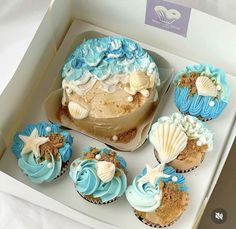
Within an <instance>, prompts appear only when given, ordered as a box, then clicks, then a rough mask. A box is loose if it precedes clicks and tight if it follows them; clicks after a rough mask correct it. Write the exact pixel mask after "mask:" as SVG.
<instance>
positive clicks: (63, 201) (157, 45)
mask: <svg viewBox="0 0 236 229" xmlns="http://www.w3.org/2000/svg"><path fill="white" fill-rule="evenodd" d="M145 9H146V1H144V0H142V1H135V0H130V1H115V0H110V1H105V0H93V1H92V0H87V1H83V0H71V1H64V0H57V1H55V2H52V4H51V6H50V8H49V10H48V12H47V14H46V15H45V17H44V19H43V21H42V23H41V25H40V27H39V29H38V31H37V33H36V35H35V37H34V39H33V41H32V43H31V45H30V47H29V49H28V50H27V52H26V54H25V56H24V58H23V59H22V62H21V64H20V66H19V68H18V69H17V71H16V73H15V74H14V76H12V79H11V81H10V83H9V84H8V85H7V87H6V88H5V90H4V92H3V93H2V94H1V96H0V107H1V108H2V109H1V111H0V112H1V115H0V154H2V159H1V161H0V190H3V191H7V192H9V193H12V194H14V195H16V196H19V197H21V198H23V199H26V200H29V201H31V202H34V203H36V204H38V205H40V206H43V207H46V208H49V209H51V210H54V211H56V212H58V213H61V214H64V215H66V216H68V217H70V218H72V219H74V220H77V221H80V222H82V223H84V224H86V225H89V226H92V227H95V228H115V227H122V228H144V227H145V225H143V224H142V223H140V222H139V221H138V220H137V219H136V218H135V216H134V215H133V213H132V209H131V207H130V206H129V205H128V203H127V201H126V199H125V197H122V198H121V199H120V200H118V201H116V202H115V203H114V204H111V205H109V206H94V205H91V204H89V203H86V202H85V201H83V200H81V198H80V197H79V196H78V195H77V194H76V193H75V191H74V189H73V185H72V183H71V182H70V180H69V178H68V177H66V176H64V177H62V178H61V179H60V180H58V181H56V182H55V183H54V184H47V185H42V186H38V185H34V184H31V183H29V181H28V180H27V178H26V177H25V176H23V174H22V173H21V172H20V171H19V168H18V167H17V165H16V160H15V158H14V156H13V155H12V154H11V152H10V149H9V146H10V144H11V139H12V136H13V134H14V133H15V131H16V130H17V129H20V128H23V127H24V125H25V124H27V123H29V122H36V121H40V120H42V119H45V115H44V113H43V110H42V107H41V104H42V101H43V99H44V98H45V97H46V96H47V93H48V92H49V91H50V90H51V89H52V87H53V79H54V78H53V77H55V75H57V74H58V71H59V69H60V67H61V64H62V62H61V61H62V60H63V58H64V56H66V55H67V54H68V53H64V52H63V51H65V50H66V48H67V45H69V44H70V43H71V42H73V37H74V36H75V35H76V33H81V32H83V31H97V32H100V33H103V34H112V32H115V33H118V34H121V35H125V36H129V37H130V38H133V39H135V40H137V41H139V42H142V43H145V44H146V45H145V47H147V48H148V47H150V49H151V50H155V51H156V52H157V53H158V54H160V55H161V56H162V57H164V58H165V59H166V60H168V61H169V62H170V64H171V65H172V66H173V67H174V69H175V70H179V69H183V68H184V67H185V66H186V65H187V64H191V63H194V62H210V63H212V64H214V65H217V66H219V67H223V68H224V69H225V71H226V72H228V73H230V74H231V75H229V74H228V82H229V84H230V87H231V92H232V93H231V100H230V103H229V105H228V107H227V108H226V110H225V112H224V113H223V115H222V116H221V117H220V118H218V119H217V120H214V121H211V122H209V126H210V128H211V129H212V130H213V131H214V132H215V150H214V151H212V152H210V153H209V154H207V156H206V159H205V160H204V162H203V163H202V165H201V166H200V167H199V168H198V169H196V170H194V171H193V172H191V173H189V174H186V180H187V184H188V185H189V192H190V205H189V207H188V208H187V211H186V212H185V213H184V214H183V216H182V217H181V219H180V220H179V221H178V222H177V223H176V224H174V225H173V226H172V227H170V228H181V229H182V228H186V229H188V228H192V227H196V225H197V222H198V220H199V217H200V216H201V214H202V211H203V209H204V207H205V205H206V203H207V200H208V198H209V196H210V194H211V192H212V189H213V188H214V185H215V183H216V181H217V178H218V176H219V174H220V171H221V169H222V167H223V165H224V162H225V160H226V158H227V155H228V152H229V149H230V146H231V144H232V142H233V139H234V137H235V133H236V128H235V114H236V106H235V104H236V101H235V98H236V88H235V85H236V77H235V76H233V75H236V66H235V64H234V61H235V59H236V42H235V40H236V26H234V25H232V24H230V23H227V22H224V21H222V20H220V19H217V18H215V17H212V16H209V15H207V14H204V13H201V12H199V11H196V10H192V13H191V19H190V22H189V30H188V36H187V38H184V37H181V36H178V35H176V34H173V33H170V32H167V31H164V30H160V29H157V28H154V27H151V26H148V25H145V24H144V17H145ZM74 18H77V19H81V20H84V21H87V22H89V23H92V24H94V25H96V26H94V25H91V24H87V23H84V22H82V21H74V22H73V24H72V25H71V27H70V29H69V31H68V28H69V26H70V24H71V22H72V20H73V19H74ZM110 31H112V32H110ZM65 35H66V38H65V40H64V41H63V39H64V37H65ZM62 41H63V43H62V45H61V42H62ZM63 47H64V49H62V48H63ZM68 47H69V46H68ZM62 50H63V51H62ZM67 51H69V50H67ZM60 56H61V57H60ZM62 56H63V58H62ZM45 82H46V83H45ZM39 91H40V92H41V93H39ZM172 92H173V91H172V89H170V90H169V92H168V94H167V95H166V104H165V105H164V106H163V107H162V109H161V110H160V112H159V114H158V116H160V115H164V114H170V113H171V112H174V111H176V108H175V106H174V104H173V99H172V98H173V97H172ZM71 133H72V134H73V136H74V137H75V138H76V142H77V139H79V140H80V142H81V143H79V144H76V145H75V144H74V151H75V152H76V153H75V154H74V156H73V157H76V155H77V156H78V151H79V150H80V149H81V148H83V146H85V145H86V144H92V145H98V146H102V145H103V144H102V143H99V142H97V141H95V140H93V139H89V138H88V137H86V136H83V135H81V134H78V133H76V132H74V131H71ZM152 150H153V149H152V147H151V145H150V144H147V143H146V144H145V145H144V146H143V147H141V148H140V149H139V150H138V151H137V152H135V153H134V155H131V154H129V153H126V154H125V153H122V155H124V157H125V158H126V159H127V161H128V164H129V171H130V172H129V178H130V180H131V179H132V177H133V176H134V175H136V174H137V173H138V172H139V171H140V170H141V169H142V167H143V166H144V164H145V162H143V159H144V153H145V152H149V156H148V157H145V158H147V159H146V162H148V163H151V164H154V163H155V158H154V155H153V153H152V152H151V151H152ZM134 157H135V159H136V161H137V163H136V164H135V165H134V164H132V163H131V161H133V158H134ZM129 162H130V163H129ZM64 190H66V192H64ZM65 194H67V195H65Z"/></svg>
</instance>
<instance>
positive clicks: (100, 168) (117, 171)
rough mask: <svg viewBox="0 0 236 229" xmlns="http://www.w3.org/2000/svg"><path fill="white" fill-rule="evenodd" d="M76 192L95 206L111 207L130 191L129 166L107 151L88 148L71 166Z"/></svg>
mask: <svg viewBox="0 0 236 229" xmlns="http://www.w3.org/2000/svg"><path fill="white" fill-rule="evenodd" d="M69 174H70V178H71V179H72V181H73V183H74V185H75V189H76V191H77V192H78V193H79V194H80V196H82V197H83V198H84V199H85V200H87V201H89V202H90V203H93V204H108V203H111V202H113V201H115V200H116V199H117V198H119V197H121V196H122V195H123V194H124V193H125V190H126V188H127V177H126V174H127V164H126V161H125V160H124V158H123V157H121V156H119V155H117V154H116V152H114V151H112V150H110V149H108V148H101V149H98V148H94V147H87V148H85V149H84V150H83V155H82V156H81V157H79V158H77V159H76V160H74V161H73V162H72V164H71V166H70V173H69Z"/></svg>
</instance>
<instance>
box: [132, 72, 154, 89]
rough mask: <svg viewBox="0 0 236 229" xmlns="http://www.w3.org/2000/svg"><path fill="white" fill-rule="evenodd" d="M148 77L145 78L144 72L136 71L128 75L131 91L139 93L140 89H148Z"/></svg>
mask: <svg viewBox="0 0 236 229" xmlns="http://www.w3.org/2000/svg"><path fill="white" fill-rule="evenodd" d="M149 78H150V77H149V76H147V75H146V74H145V73H144V72H141V71H138V72H134V73H132V74H131V75H130V78H129V83H130V87H131V89H134V90H135V91H140V90H142V89H146V88H148V87H149V83H150V80H149Z"/></svg>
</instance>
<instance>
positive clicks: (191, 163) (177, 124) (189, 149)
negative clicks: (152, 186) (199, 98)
mask: <svg viewBox="0 0 236 229" xmlns="http://www.w3.org/2000/svg"><path fill="white" fill-rule="evenodd" d="M149 140H150V142H151V144H152V145H153V146H154V152H155V156H156V158H157V160H158V161H159V162H160V163H161V164H167V165H169V166H172V167H174V168H175V169H176V171H177V172H188V171H191V170H193V169H195V168H197V167H198V166H199V165H200V164H201V163H202V161H203V159H204V157H205V153H207V152H209V151H211V150H212V149H213V134H212V133H211V132H210V130H209V129H208V127H207V125H206V123H203V122H202V121H201V120H199V119H197V118H196V117H193V116H190V115H183V114H181V113H173V114H172V115H171V116H163V117H161V118H159V119H158V121H157V122H156V123H154V124H153V125H152V127H151V130H150V133H149Z"/></svg>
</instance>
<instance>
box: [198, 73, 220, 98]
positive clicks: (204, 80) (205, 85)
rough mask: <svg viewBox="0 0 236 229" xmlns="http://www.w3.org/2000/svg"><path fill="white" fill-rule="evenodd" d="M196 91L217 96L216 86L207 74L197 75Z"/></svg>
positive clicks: (200, 93) (204, 94)
mask: <svg viewBox="0 0 236 229" xmlns="http://www.w3.org/2000/svg"><path fill="white" fill-rule="evenodd" d="M196 87H197V92H198V94H199V95H202V96H213V97H216V96H217V87H216V85H215V84H214V83H213V82H212V81H211V79H210V78H208V77H207V76H199V77H198V78H197V80H196Z"/></svg>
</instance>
